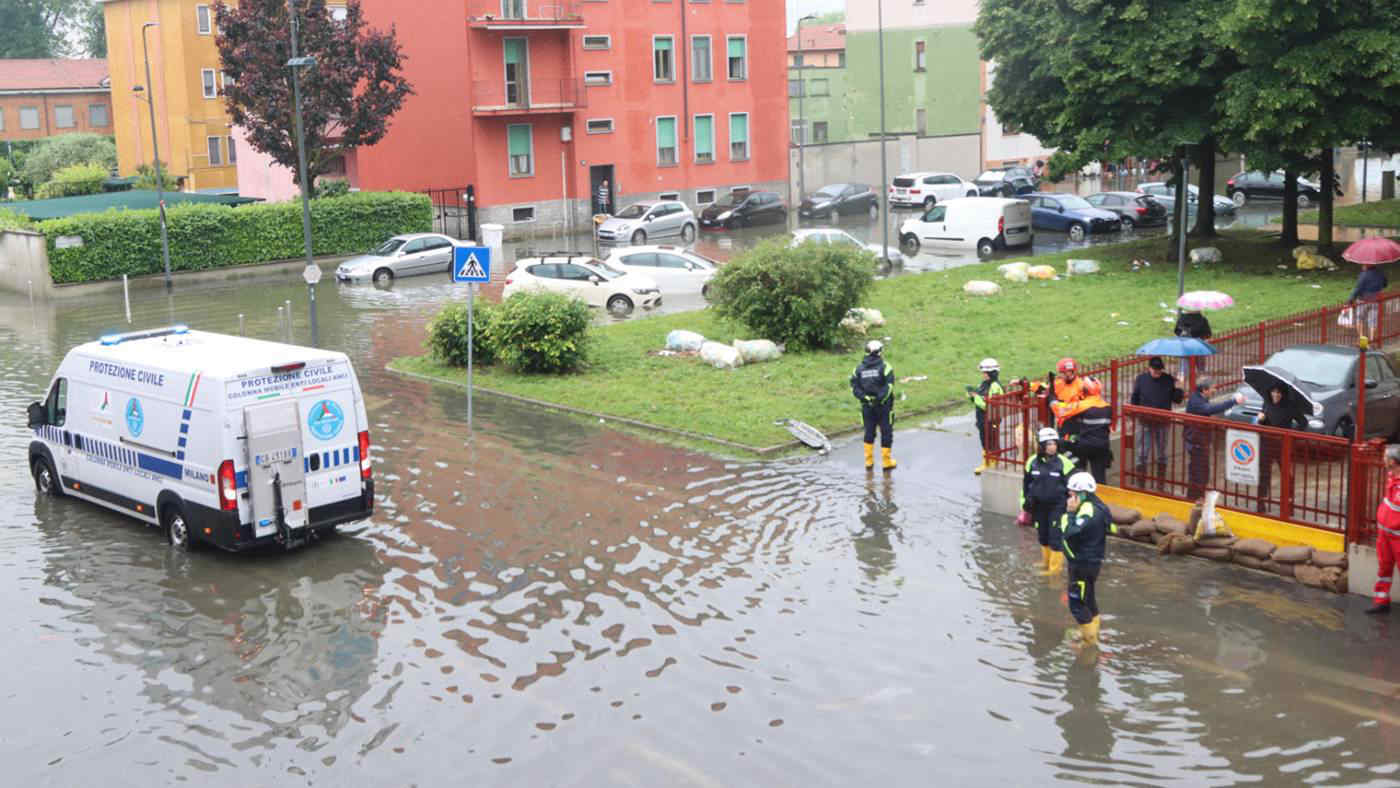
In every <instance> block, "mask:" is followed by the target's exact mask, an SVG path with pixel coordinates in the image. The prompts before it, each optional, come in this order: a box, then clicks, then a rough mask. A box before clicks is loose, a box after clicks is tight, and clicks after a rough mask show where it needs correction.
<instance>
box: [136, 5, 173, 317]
mask: <svg viewBox="0 0 1400 788" xmlns="http://www.w3.org/2000/svg"><path fill="white" fill-rule="evenodd" d="M157 25H159V23H158V22H147V23H145V24H144V25H141V54H142V55H143V56H145V58H146V106H148V107H150V108H151V158H152V159H153V160H154V164H155V168H156V205H157V206H158V207H159V208H160V258H161V262H163V263H164V264H165V291H166V292H167V293H168V292H170V290H171V289H172V288H173V287H174V286H175V285H174V282H173V281H171V279H170V235H169V233H168V232H166V229H165V184H164V183H163V181H164V180H165V178H164V176H162V175H161V172H160V140H159V139H158V138H157V137H156V94H155V90H153V89H152V88H151V49H150V46H149V45H148V44H147V43H146V30H147V29H148V28H152V27H156V26H157ZM136 89H137V90H140V86H139V85H138V86H137V88H136Z"/></svg>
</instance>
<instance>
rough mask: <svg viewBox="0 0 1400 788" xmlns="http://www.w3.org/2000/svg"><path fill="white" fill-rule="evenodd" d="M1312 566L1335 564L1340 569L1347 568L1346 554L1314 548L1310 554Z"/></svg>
mask: <svg viewBox="0 0 1400 788" xmlns="http://www.w3.org/2000/svg"><path fill="white" fill-rule="evenodd" d="M1312 565H1313V566H1335V567H1339V568H1341V569H1346V568H1347V554H1346V553H1334V552H1332V551H1331V550H1314V551H1313V554H1312Z"/></svg>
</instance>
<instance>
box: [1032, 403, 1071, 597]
mask: <svg viewBox="0 0 1400 788" xmlns="http://www.w3.org/2000/svg"><path fill="white" fill-rule="evenodd" d="M1036 439H1037V441H1036V442H1037V443H1038V444H1039V450H1038V451H1037V452H1036V454H1035V456H1034V457H1031V458H1030V459H1029V460H1026V473H1025V475H1024V476H1023V477H1022V479H1021V511H1023V512H1027V513H1028V514H1030V516H1031V521H1032V522H1034V523H1035V536H1036V539H1037V540H1038V541H1039V542H1040V574H1042V575H1054V574H1058V573H1059V572H1060V570H1061V569H1062V568H1064V561H1065V555H1064V553H1063V552H1062V551H1061V549H1060V517H1061V515H1063V514H1064V512H1065V496H1066V495H1067V494H1068V492H1069V487H1068V486H1067V485H1068V483H1069V477H1070V475H1071V474H1072V473H1074V463H1073V462H1071V461H1070V459H1069V458H1068V457H1066V456H1065V455H1063V454H1060V452H1059V443H1060V436H1059V434H1058V433H1056V432H1055V428H1054V427H1042V428H1041V430H1040V432H1039V433H1037V434H1036Z"/></svg>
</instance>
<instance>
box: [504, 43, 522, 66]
mask: <svg viewBox="0 0 1400 788" xmlns="http://www.w3.org/2000/svg"><path fill="white" fill-rule="evenodd" d="M505 47H506V63H508V64H511V65H516V66H521V65H524V64H525V40H524V39H523V38H507V39H506V41H505Z"/></svg>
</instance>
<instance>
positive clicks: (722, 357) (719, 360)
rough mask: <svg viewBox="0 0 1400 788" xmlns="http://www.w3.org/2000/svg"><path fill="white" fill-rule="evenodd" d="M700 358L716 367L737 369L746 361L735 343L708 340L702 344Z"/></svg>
mask: <svg viewBox="0 0 1400 788" xmlns="http://www.w3.org/2000/svg"><path fill="white" fill-rule="evenodd" d="M700 360H701V361H704V362H705V363H706V364H709V365H710V366H712V367H714V368H715V369H735V368H737V367H740V366H742V365H743V363H744V360H743V359H742V358H741V357H740V356H739V351H738V350H737V349H736V348H735V347H734V346H733V345H726V344H724V343H723V342H706V343H705V344H703V345H701V346H700Z"/></svg>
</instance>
